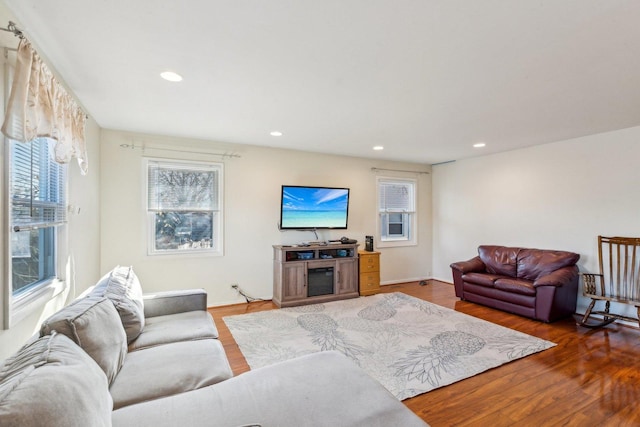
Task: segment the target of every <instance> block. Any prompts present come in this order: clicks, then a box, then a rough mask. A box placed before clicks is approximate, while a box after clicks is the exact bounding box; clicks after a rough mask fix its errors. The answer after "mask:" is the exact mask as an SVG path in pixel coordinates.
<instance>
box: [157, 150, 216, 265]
mask: <svg viewBox="0 0 640 427" xmlns="http://www.w3.org/2000/svg"><path fill="white" fill-rule="evenodd" d="M145 162H146V173H147V219H148V227H149V244H148V253H149V254H150V255H157V254H187V253H189V254H193V253H206V254H213V255H222V247H223V246H222V188H223V187H222V182H223V181H222V178H223V176H222V175H223V165H222V164H221V163H204V162H189V161H173V160H156V159H145Z"/></svg>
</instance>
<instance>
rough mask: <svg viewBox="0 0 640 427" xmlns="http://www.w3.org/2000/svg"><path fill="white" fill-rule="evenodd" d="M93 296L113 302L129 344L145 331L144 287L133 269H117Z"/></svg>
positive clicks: (97, 287) (101, 280) (98, 287)
mask: <svg viewBox="0 0 640 427" xmlns="http://www.w3.org/2000/svg"><path fill="white" fill-rule="evenodd" d="M91 295H97V296H100V297H106V298H109V299H110V300H111V301H112V302H113V305H115V306H116V309H117V310H118V314H119V315H120V320H121V321H122V326H123V327H124V330H125V332H126V334H127V343H130V342H131V341H133V340H134V339H136V338H137V337H138V335H140V333H141V332H142V330H143V329H144V320H145V319H144V301H143V297H142V286H141V285H140V281H139V280H138V276H136V274H135V273H134V272H133V268H132V267H121V266H117V267H115V268H114V269H113V270H111V271H110V272H109V273H107V274H106V275H104V276H103V277H102V279H100V281H99V282H98V284H96V286H95V288H94V289H93V291H91Z"/></svg>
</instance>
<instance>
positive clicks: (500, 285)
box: [495, 278, 536, 296]
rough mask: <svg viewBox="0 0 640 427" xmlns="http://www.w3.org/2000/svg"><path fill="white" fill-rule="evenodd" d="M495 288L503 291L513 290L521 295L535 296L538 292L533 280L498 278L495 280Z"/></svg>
mask: <svg viewBox="0 0 640 427" xmlns="http://www.w3.org/2000/svg"><path fill="white" fill-rule="evenodd" d="M495 288H496V289H500V290H501V291H507V292H513V293H516V294H521V295H529V296H533V295H535V294H536V289H535V288H534V287H533V282H531V281H529V280H522V279H506V278H503V279H498V280H496V282H495Z"/></svg>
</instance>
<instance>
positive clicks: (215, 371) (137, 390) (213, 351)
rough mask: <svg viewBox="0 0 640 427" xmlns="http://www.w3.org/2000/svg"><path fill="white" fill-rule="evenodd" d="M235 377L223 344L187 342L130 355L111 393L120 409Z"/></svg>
mask: <svg viewBox="0 0 640 427" xmlns="http://www.w3.org/2000/svg"><path fill="white" fill-rule="evenodd" d="M232 376H233V373H232V372H231V368H230V367H229V362H228V360H227V356H226V355H225V352H224V348H223V347H222V344H221V343H220V341H218V340H215V339H207V340H198V341H183V342H178V343H171V344H164V345H159V346H156V347H150V348H145V349H142V350H138V351H134V352H131V353H129V354H128V355H127V359H126V360H125V364H124V365H123V367H122V370H121V371H120V373H119V374H118V377H117V378H116V380H115V381H114V382H113V384H111V388H110V390H109V391H110V392H111V396H112V397H113V407H114V408H120V407H123V406H127V405H132V404H134V403H139V402H144V401H147V400H152V399H158V398H160V397H164V396H171V395H174V394H178V393H183V392H185V391H189V390H195V389H197V388H200V387H204V386H208V385H211V384H215V383H218V382H220V381H223V380H226V379H228V378H231V377H232Z"/></svg>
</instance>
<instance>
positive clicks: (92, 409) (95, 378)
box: [0, 333, 113, 427]
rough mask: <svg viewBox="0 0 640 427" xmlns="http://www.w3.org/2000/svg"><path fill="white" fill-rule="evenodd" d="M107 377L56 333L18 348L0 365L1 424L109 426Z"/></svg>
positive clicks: (74, 345) (109, 397) (83, 353)
mask: <svg viewBox="0 0 640 427" xmlns="http://www.w3.org/2000/svg"><path fill="white" fill-rule="evenodd" d="M112 408H113V401H112V400H111V395H110V394H109V388H108V385H107V378H106V377H105V375H104V372H102V370H101V369H100V367H99V366H98V365H97V364H96V362H94V361H93V360H92V359H91V358H90V357H89V356H88V355H87V353H85V352H84V351H82V349H81V348H80V347H78V346H77V345H76V344H74V343H73V342H71V340H69V339H68V338H67V337H65V336H64V335H61V334H56V333H53V334H52V335H47V336H44V337H42V338H40V339H38V340H36V341H34V342H33V343H31V344H29V345H27V346H25V347H23V348H22V349H20V350H19V351H18V352H17V353H16V354H15V355H13V356H12V357H10V358H9V359H7V360H6V361H5V363H4V364H3V366H2V367H1V368H0V425H2V426H3V427H4V426H6V427H14V426H15V427H17V426H36V425H47V426H48V427H63V426H64V427H68V426H96V427H103V426H104V427H108V426H111V411H112Z"/></svg>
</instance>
